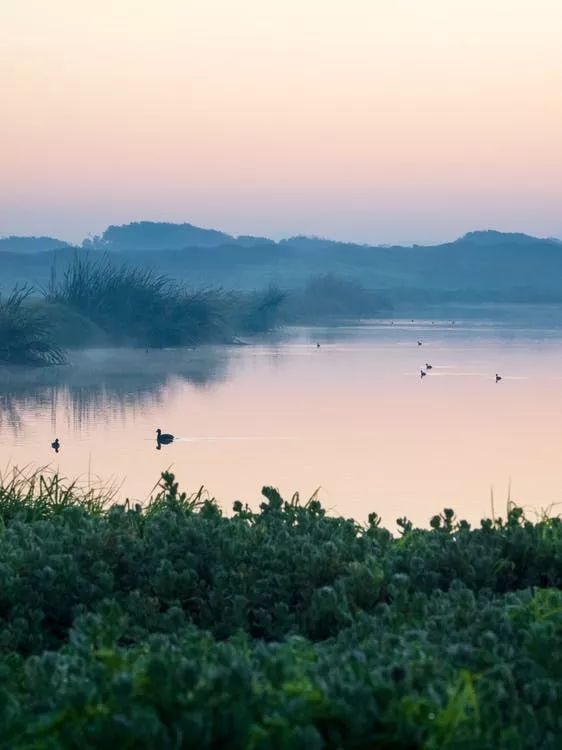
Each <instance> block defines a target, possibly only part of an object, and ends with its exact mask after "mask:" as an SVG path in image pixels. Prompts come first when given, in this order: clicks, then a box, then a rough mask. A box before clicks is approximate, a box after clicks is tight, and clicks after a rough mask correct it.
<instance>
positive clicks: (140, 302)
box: [47, 254, 284, 347]
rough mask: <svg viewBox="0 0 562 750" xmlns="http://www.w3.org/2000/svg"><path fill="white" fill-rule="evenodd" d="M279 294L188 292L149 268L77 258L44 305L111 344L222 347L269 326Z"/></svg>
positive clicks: (54, 281) (54, 282) (274, 320)
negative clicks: (66, 312)
mask: <svg viewBox="0 0 562 750" xmlns="http://www.w3.org/2000/svg"><path fill="white" fill-rule="evenodd" d="M283 299H284V294H283V293H281V292H279V291H278V290H276V289H274V288H269V289H267V290H265V292H255V293H253V294H247V293H246V294H244V293H236V292H225V291H223V290H222V289H218V288H215V289H199V290H189V289H187V288H186V287H184V286H183V285H181V284H179V283H178V282H176V281H174V280H173V279H171V278H169V277H167V276H164V275H162V274H158V273H155V272H154V271H152V270H150V269H144V268H135V267H132V266H128V265H121V266H116V265H114V264H113V263H112V261H111V260H110V259H109V258H102V259H100V260H92V259H91V258H90V257H89V256H88V255H87V254H85V255H84V256H83V257H80V256H76V257H75V258H74V260H73V262H72V263H71V264H70V265H69V267H68V268H67V269H66V271H65V272H64V274H63V277H62V279H61V280H59V281H57V279H56V277H55V276H53V279H52V281H51V285H50V289H49V291H48V294H47V300H48V301H49V302H50V303H56V304H59V305H64V306H65V307H66V308H67V309H70V310H73V311H75V312H76V313H79V314H80V315H83V316H84V317H86V318H88V319H89V320H91V321H92V322H93V323H94V324H95V325H97V326H98V327H99V328H100V329H102V330H103V331H104V332H105V334H106V336H107V337H108V339H109V341H110V342H111V343H113V344H135V345H142V346H149V347H175V346H193V345H196V344H202V343H221V342H227V341H229V340H231V339H232V337H233V336H236V335H239V334H243V333H255V332H259V331H265V330H268V329H270V328H272V327H274V326H275V325H276V323H277V317H278V316H277V311H278V309H279V307H280V305H281V303H282V301H283Z"/></svg>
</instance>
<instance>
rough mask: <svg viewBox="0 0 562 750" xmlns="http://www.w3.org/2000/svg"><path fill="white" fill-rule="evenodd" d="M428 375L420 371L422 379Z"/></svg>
mask: <svg viewBox="0 0 562 750" xmlns="http://www.w3.org/2000/svg"><path fill="white" fill-rule="evenodd" d="M426 375H427V372H424V371H423V370H420V378H425V376H426Z"/></svg>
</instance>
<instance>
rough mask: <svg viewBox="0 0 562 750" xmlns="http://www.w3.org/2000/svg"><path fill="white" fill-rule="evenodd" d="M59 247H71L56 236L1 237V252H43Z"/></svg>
mask: <svg viewBox="0 0 562 750" xmlns="http://www.w3.org/2000/svg"><path fill="white" fill-rule="evenodd" d="M59 247H70V245H69V244H68V242H65V241H64V240H57V239H56V238H55V237H1V238H0V252H4V253H42V252H46V251H47V250H56V249H57V248H59Z"/></svg>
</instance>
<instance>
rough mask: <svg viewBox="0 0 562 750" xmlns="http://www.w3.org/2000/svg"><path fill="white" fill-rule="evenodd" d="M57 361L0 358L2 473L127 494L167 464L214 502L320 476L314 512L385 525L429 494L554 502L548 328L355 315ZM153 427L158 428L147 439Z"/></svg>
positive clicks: (287, 492)
mask: <svg viewBox="0 0 562 750" xmlns="http://www.w3.org/2000/svg"><path fill="white" fill-rule="evenodd" d="M418 340H420V341H421V342H422V345H421V346H418V344H417V341H418ZM317 342H319V343H320V347H317ZM71 360H72V364H71V365H69V366H65V367H61V368H50V369H42V370H37V369H35V370H28V369H20V368H15V369H14V368H0V389H1V414H0V449H1V468H2V470H3V472H9V471H11V470H12V469H13V467H14V466H17V467H20V468H21V467H24V466H28V467H31V466H32V467H37V466H46V465H49V466H50V468H51V469H54V470H58V471H60V472H61V473H62V474H64V475H65V476H67V477H71V478H76V477H78V478H79V480H80V482H81V483H82V484H85V485H87V484H96V483H100V482H104V483H111V484H112V485H113V486H118V487H120V488H121V491H120V493H119V496H120V497H121V498H124V497H126V496H128V497H130V498H134V499H135V500H138V501H140V502H145V501H146V500H147V499H148V497H149V496H150V494H151V491H152V490H153V487H154V485H155V483H156V482H157V480H158V477H159V474H160V472H161V471H163V470H166V469H171V470H172V471H174V472H175V473H176V475H177V477H178V479H179V481H180V485H181V486H182V488H184V489H186V490H189V491H193V490H196V489H198V488H199V487H200V486H201V485H205V487H206V488H207V489H208V491H209V492H210V493H211V494H212V495H213V496H215V497H216V498H217V499H218V500H219V502H220V503H221V505H222V506H223V507H224V508H226V509H227V510H230V508H231V507H232V503H233V501H235V500H242V501H244V502H248V503H249V504H250V505H252V506H253V507H257V505H258V504H259V502H260V501H261V497H260V490H261V487H262V486H263V485H264V484H267V485H273V486H275V487H278V488H279V490H280V491H281V493H282V494H283V495H284V496H285V497H287V498H288V497H290V496H291V495H292V493H293V492H294V491H297V490H298V491H299V493H300V496H301V498H302V499H303V500H304V499H307V498H308V497H310V496H311V495H312V493H314V492H315V491H316V489H317V488H320V489H319V493H318V495H319V498H320V499H321V500H322V502H323V504H324V505H325V507H326V508H328V509H329V510H330V512H332V513H338V514H343V515H345V516H352V517H354V518H356V519H358V520H365V519H366V518H367V515H368V513H369V512H371V511H376V512H377V513H379V514H380V515H381V516H382V518H383V521H384V523H385V524H387V525H389V526H393V525H394V521H395V519H396V518H397V517H399V516H407V517H408V518H410V519H411V520H413V521H414V522H415V523H419V524H423V525H427V523H428V520H429V518H430V517H431V515H433V514H434V513H436V512H438V511H440V510H441V509H443V508H444V507H453V508H454V509H455V510H456V511H457V514H458V515H459V516H462V517H464V518H467V519H468V520H470V521H475V520H478V519H479V518H480V517H481V516H483V515H488V516H489V515H490V514H491V513H492V507H493V508H494V511H495V513H496V515H505V509H506V504H507V500H508V497H511V499H512V500H513V501H515V502H517V503H520V504H522V505H524V506H526V507H528V508H532V509H535V510H537V511H540V509H545V508H548V507H553V509H554V511H555V512H558V508H557V507H556V505H555V504H557V503H559V502H561V501H562V487H561V482H560V478H561V474H562V471H561V461H560V442H561V439H560V438H561V432H562V367H561V363H562V328H560V327H559V326H558V325H552V326H550V327H549V326H548V325H545V324H544V323H543V324H541V326H538V325H524V324H522V323H518V324H513V323H498V321H487V320H470V319H467V320H464V321H462V320H458V321H456V322H455V324H453V323H452V322H451V321H450V320H447V321H440V320H435V321H434V322H433V323H432V322H431V321H429V320H426V321H422V322H415V321H414V322H411V321H409V320H408V321H397V322H395V323H393V322H391V321H365V322H363V323H362V324H360V325H349V326H346V325H341V326H337V327H316V328H292V329H288V330H285V331H284V332H283V333H282V334H276V335H274V336H271V337H267V338H263V339H261V340H258V341H256V342H254V343H252V344H251V345H247V346H222V347H202V348H200V349H196V350H150V351H145V350H144V349H141V350H139V349H135V350H133V349H120V350H95V351H86V352H80V353H72V355H71ZM426 362H428V363H430V364H432V366H433V367H432V369H431V370H430V371H429V373H428V375H427V377H424V378H423V379H422V378H421V377H420V369H421V368H422V367H424V366H425V363H426ZM496 372H497V373H500V374H501V376H502V380H501V381H500V382H499V383H497V384H496V382H495V373H496ZM157 427H161V428H162V430H163V431H164V432H171V433H173V434H174V435H175V436H176V437H177V438H178V439H177V440H176V442H175V443H174V444H172V445H169V446H163V447H162V450H156V449H155V448H156V441H155V430H156V428H157ZM55 437H58V438H59V440H60V442H61V446H62V447H61V450H60V452H59V453H58V454H55V453H54V452H53V450H52V449H51V447H50V444H51V442H52V441H53V440H54V438H55ZM492 494H493V506H492Z"/></svg>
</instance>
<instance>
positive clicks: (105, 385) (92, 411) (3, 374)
mask: <svg viewBox="0 0 562 750" xmlns="http://www.w3.org/2000/svg"><path fill="white" fill-rule="evenodd" d="M228 357H229V354H228V350H227V349H225V348H223V347H201V348H198V349H195V350H187V349H177V350H156V351H155V350H149V351H145V350H144V349H97V350H86V351H82V352H75V353H74V354H73V356H72V363H71V364H69V365H68V366H65V367H57V368H40V369H38V368H29V367H0V424H9V425H10V426H11V427H12V428H13V429H15V430H16V431H17V430H19V429H20V428H21V425H22V420H23V414H24V412H26V411H34V410H37V409H40V410H44V409H50V410H51V411H52V413H53V414H54V412H55V411H56V409H57V408H59V407H61V406H62V408H63V410H64V411H65V412H66V413H67V414H68V416H69V419H70V420H71V421H72V423H73V424H74V425H76V426H80V425H82V424H84V423H86V422H89V421H91V420H92V419H96V420H99V419H104V417H106V416H108V415H114V414H115V413H116V412H119V411H123V410H131V409H136V408H142V407H144V406H146V405H148V404H153V403H159V402H160V401H161V399H162V397H163V392H164V390H165V389H167V388H169V387H170V386H171V385H172V383H173V382H177V381H178V380H179V381H180V382H181V381H185V382H188V383H191V384H192V385H194V386H197V387H206V386H209V385H211V384H212V383H216V382H220V381H222V380H224V379H225V378H226V375H227V367H228Z"/></svg>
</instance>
